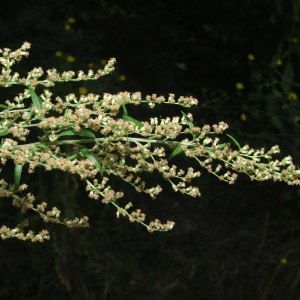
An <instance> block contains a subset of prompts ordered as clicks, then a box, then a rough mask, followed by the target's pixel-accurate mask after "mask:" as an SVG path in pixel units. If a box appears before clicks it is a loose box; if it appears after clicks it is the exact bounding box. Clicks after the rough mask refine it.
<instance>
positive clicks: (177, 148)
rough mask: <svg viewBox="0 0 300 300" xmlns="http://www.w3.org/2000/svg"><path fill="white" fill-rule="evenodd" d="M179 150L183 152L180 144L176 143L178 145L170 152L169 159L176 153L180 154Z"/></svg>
mask: <svg viewBox="0 0 300 300" xmlns="http://www.w3.org/2000/svg"><path fill="white" fill-rule="evenodd" d="M181 152H183V150H182V148H181V146H180V145H178V146H177V147H176V148H175V149H174V151H173V152H172V153H171V155H170V157H169V159H171V158H173V157H175V156H177V155H178V154H180V153H181Z"/></svg>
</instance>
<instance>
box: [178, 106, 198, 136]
mask: <svg viewBox="0 0 300 300" xmlns="http://www.w3.org/2000/svg"><path fill="white" fill-rule="evenodd" d="M181 113H182V115H183V116H184V117H185V119H186V120H187V121H188V125H189V127H190V129H191V130H192V129H193V128H194V127H195V126H194V123H193V121H192V120H191V118H190V117H189V116H188V115H187V114H186V113H184V112H183V111H181ZM191 134H192V137H193V139H194V138H195V137H196V134H195V133H191Z"/></svg>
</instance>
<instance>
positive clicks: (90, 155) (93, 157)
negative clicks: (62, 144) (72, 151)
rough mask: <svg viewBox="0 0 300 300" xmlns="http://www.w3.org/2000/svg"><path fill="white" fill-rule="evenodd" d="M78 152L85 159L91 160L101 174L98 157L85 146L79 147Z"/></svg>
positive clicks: (101, 169)
mask: <svg viewBox="0 0 300 300" xmlns="http://www.w3.org/2000/svg"><path fill="white" fill-rule="evenodd" d="M80 153H81V154H82V155H83V156H85V157H86V158H87V159H89V160H90V161H91V162H93V163H94V164H95V166H96V167H97V168H98V170H99V171H100V174H101V176H103V168H102V164H101V163H100V161H99V159H98V157H97V156H96V155H95V154H94V153H92V152H91V151H90V150H89V149H87V148H81V149H80Z"/></svg>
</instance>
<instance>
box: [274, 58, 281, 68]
mask: <svg viewBox="0 0 300 300" xmlns="http://www.w3.org/2000/svg"><path fill="white" fill-rule="evenodd" d="M275 64H276V66H282V60H281V59H280V58H278V59H277V60H276V61H275Z"/></svg>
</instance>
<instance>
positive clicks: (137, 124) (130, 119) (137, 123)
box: [123, 115, 144, 128]
mask: <svg viewBox="0 0 300 300" xmlns="http://www.w3.org/2000/svg"><path fill="white" fill-rule="evenodd" d="M123 119H124V120H126V121H129V122H132V123H134V124H135V125H136V126H137V127H138V128H141V127H143V126H144V125H143V123H141V122H140V121H138V120H136V119H134V118H132V117H130V116H127V115H124V116H123Z"/></svg>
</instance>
